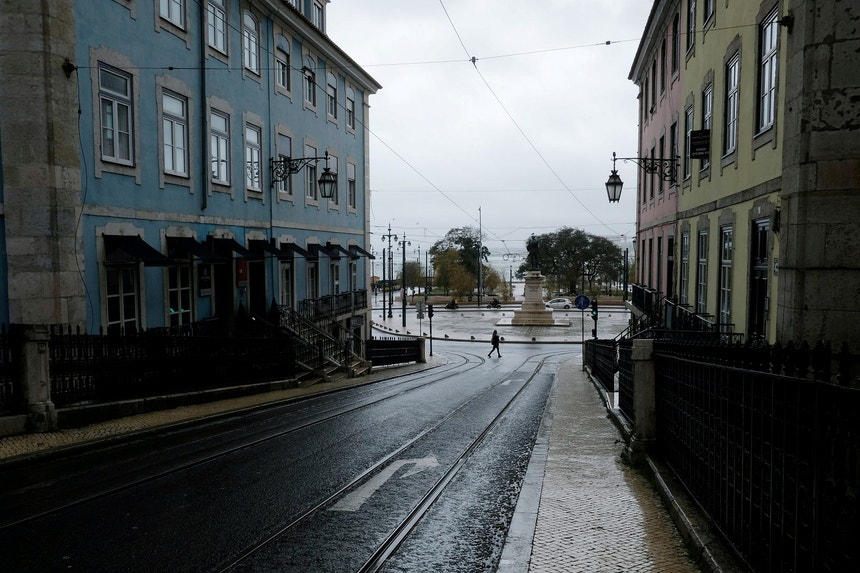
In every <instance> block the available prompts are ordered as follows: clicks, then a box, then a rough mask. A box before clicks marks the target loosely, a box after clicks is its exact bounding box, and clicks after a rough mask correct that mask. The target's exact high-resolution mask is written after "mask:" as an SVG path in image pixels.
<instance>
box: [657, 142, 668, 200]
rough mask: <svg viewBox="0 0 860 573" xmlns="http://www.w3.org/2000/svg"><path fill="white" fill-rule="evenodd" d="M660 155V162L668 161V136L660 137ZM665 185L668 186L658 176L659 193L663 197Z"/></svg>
mask: <svg viewBox="0 0 860 573" xmlns="http://www.w3.org/2000/svg"><path fill="white" fill-rule="evenodd" d="M659 153H660V155H659V156H658V160H659V161H661V162H662V161H664V160H665V159H666V136H665V135H661V136H660V151H659ZM665 184H666V182H665V181H664V180H663V178H662V177H660V176H659V175H658V176H657V185H658V189H657V193H658V194H659V195H661V196H662V195H663V191H664V186H665Z"/></svg>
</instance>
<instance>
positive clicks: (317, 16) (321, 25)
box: [311, 0, 325, 32]
mask: <svg viewBox="0 0 860 573" xmlns="http://www.w3.org/2000/svg"><path fill="white" fill-rule="evenodd" d="M311 21H312V22H313V24H314V26H316V27H317V29H318V30H322V31H323V32H325V8H324V7H323V4H322V2H320V1H319V0H314V6H313V14H312V15H311Z"/></svg>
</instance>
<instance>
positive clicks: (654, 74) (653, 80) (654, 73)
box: [651, 60, 657, 111]
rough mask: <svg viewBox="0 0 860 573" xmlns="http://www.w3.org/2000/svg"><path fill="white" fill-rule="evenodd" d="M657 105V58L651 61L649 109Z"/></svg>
mask: <svg viewBox="0 0 860 573" xmlns="http://www.w3.org/2000/svg"><path fill="white" fill-rule="evenodd" d="M655 105H657V60H654V61H653V62H651V111H654V106H655Z"/></svg>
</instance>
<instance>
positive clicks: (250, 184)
mask: <svg viewBox="0 0 860 573" xmlns="http://www.w3.org/2000/svg"><path fill="white" fill-rule="evenodd" d="M262 145H263V136H262V130H261V129H260V128H259V127H257V126H256V125H251V124H247V125H245V188H246V189H248V190H249V191H262V183H261V181H260V179H261V177H260V173H261V167H262V165H261V164H260V161H261V158H262Z"/></svg>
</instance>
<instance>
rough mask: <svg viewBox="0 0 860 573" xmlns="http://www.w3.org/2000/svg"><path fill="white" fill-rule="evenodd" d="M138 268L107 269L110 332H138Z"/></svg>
mask: <svg viewBox="0 0 860 573" xmlns="http://www.w3.org/2000/svg"><path fill="white" fill-rule="evenodd" d="M139 280H140V279H139V277H138V267H137V266H136V265H135V266H125V267H109V268H106V269H105V281H106V283H105V294H106V295H107V297H106V304H107V328H108V332H115V331H118V330H120V329H123V330H125V331H126V332H130V333H132V332H136V331H137V328H138V314H139V306H140V303H139V297H140V293H139V289H140V284H139Z"/></svg>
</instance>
